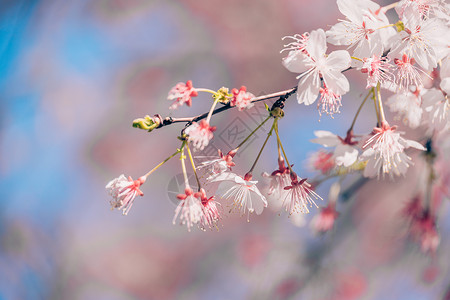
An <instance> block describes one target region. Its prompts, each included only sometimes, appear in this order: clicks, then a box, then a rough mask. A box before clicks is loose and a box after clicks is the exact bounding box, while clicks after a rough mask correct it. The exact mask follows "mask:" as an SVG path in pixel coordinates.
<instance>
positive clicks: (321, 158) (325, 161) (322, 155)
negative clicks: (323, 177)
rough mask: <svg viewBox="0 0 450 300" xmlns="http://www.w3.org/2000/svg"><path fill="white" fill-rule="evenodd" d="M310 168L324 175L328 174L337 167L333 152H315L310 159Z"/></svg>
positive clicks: (321, 150)
mask: <svg viewBox="0 0 450 300" xmlns="http://www.w3.org/2000/svg"><path fill="white" fill-rule="evenodd" d="M308 163H309V166H310V167H311V169H312V170H316V171H320V172H321V173H322V174H328V173H330V171H331V170H333V169H334V167H335V166H336V162H335V159H334V157H333V152H328V151H325V150H323V149H320V150H319V151H316V152H314V153H313V154H311V155H310V156H309V158H308Z"/></svg>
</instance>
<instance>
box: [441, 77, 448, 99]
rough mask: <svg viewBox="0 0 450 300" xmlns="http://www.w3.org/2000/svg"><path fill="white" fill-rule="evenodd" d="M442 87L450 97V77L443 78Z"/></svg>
mask: <svg viewBox="0 0 450 300" xmlns="http://www.w3.org/2000/svg"><path fill="white" fill-rule="evenodd" d="M440 87H441V89H442V90H443V91H444V92H445V93H446V94H447V95H450V77H447V78H443V79H442V81H441V85H440Z"/></svg>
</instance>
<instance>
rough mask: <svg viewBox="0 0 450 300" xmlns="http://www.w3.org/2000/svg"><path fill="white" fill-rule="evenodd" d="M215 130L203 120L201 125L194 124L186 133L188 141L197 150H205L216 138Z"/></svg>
mask: <svg viewBox="0 0 450 300" xmlns="http://www.w3.org/2000/svg"><path fill="white" fill-rule="evenodd" d="M215 130H216V127H215V126H209V123H208V122H207V121H206V120H201V121H200V123H197V122H194V123H192V125H191V126H189V127H188V128H186V130H185V131H184V132H185V133H186V134H187V135H188V136H189V137H188V140H189V142H191V143H192V145H193V146H194V148H195V149H196V150H203V149H204V148H205V147H206V146H208V144H209V141H210V140H211V139H212V138H213V137H214V135H213V132H214V131H215Z"/></svg>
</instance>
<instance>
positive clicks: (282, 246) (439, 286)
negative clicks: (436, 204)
mask: <svg viewBox="0 0 450 300" xmlns="http://www.w3.org/2000/svg"><path fill="white" fill-rule="evenodd" d="M379 3H380V4H382V5H385V4H389V3H390V1H382V2H379ZM338 18H343V16H341V15H340V13H339V11H338V9H337V6H336V4H335V2H334V1H330V0H316V1H306V0H305V1H302V0H280V1H271V0H246V1H237V0H229V1H220V0H201V1H199V0H180V1H171V0H169V1H163V0H154V1H152V0H97V1H88V0H77V1H55V0H54V1H45V0H43V1H32V0H29V1H26V0H15V1H12V0H9V1H8V0H2V1H1V3H0V201H1V202H0V203H1V210H0V299H114V300H116V299H117V300H119V299H120V300H122V299H444V297H448V294H447V296H445V295H446V293H448V287H449V283H450V276H449V274H450V273H449V264H450V263H449V253H450V251H449V249H450V247H449V246H450V245H449V244H450V241H449V239H448V236H449V232H450V221H449V218H448V217H449V211H448V207H449V206H448V202H447V203H445V204H444V205H443V206H442V207H441V209H442V211H440V212H439V219H438V224H439V233H440V236H441V244H440V246H439V249H438V251H437V252H436V253H435V254H434V255H425V254H422V252H421V251H420V246H419V245H417V244H416V243H412V242H411V241H410V240H409V239H408V238H407V233H406V231H407V230H406V229H405V228H406V226H405V224H404V222H403V220H402V217H401V210H402V209H403V208H404V206H405V204H406V203H407V202H408V201H410V200H411V199H412V198H413V197H414V194H413V191H412V189H411V186H412V185H413V184H414V183H413V182H414V181H413V178H415V176H416V177H417V176H418V175H417V173H418V172H419V171H418V170H420V164H421V163H420V161H419V162H418V163H417V164H416V167H415V168H412V169H411V170H410V172H409V173H408V175H407V176H406V177H405V178H399V179H397V180H396V181H395V182H393V181H389V180H385V181H379V182H376V181H372V182H371V183H367V184H364V185H363V186H362V187H360V188H359V189H357V190H356V192H352V193H350V194H349V195H348V197H346V198H345V199H341V201H340V202H339V203H338V206H337V210H338V211H339V212H340V213H341V215H340V217H339V219H338V221H337V224H336V226H335V228H334V229H333V230H332V231H331V232H328V233H327V234H326V235H324V236H317V235H315V234H314V233H313V231H312V230H311V228H310V226H309V225H308V224H309V222H310V220H311V218H312V217H313V216H314V215H315V214H317V213H318V212H319V210H318V209H312V211H311V213H310V214H309V215H307V216H305V217H304V218H303V217H300V218H288V217H287V215H286V214H284V213H282V214H281V215H280V213H279V211H272V210H270V209H266V210H265V211H264V212H263V214H262V215H260V216H256V215H252V216H250V222H247V220H246V218H245V217H242V218H241V217H239V216H238V215H237V214H231V215H230V216H227V217H226V218H225V219H224V220H223V222H222V224H223V226H221V227H220V229H219V231H215V230H212V231H206V232H203V231H200V230H192V231H191V232H187V230H186V228H185V227H183V226H178V225H175V226H174V225H173V224H172V218H173V214H174V210H175V207H176V204H177V202H176V200H175V195H176V194H177V193H179V192H181V191H182V190H183V189H184V187H183V186H182V184H180V182H181V181H180V179H181V178H180V173H181V171H180V167H179V162H178V160H177V159H174V160H173V161H170V162H169V163H167V164H166V165H165V166H163V167H162V168H161V169H159V170H158V171H157V172H156V173H155V174H154V175H152V176H151V177H150V178H149V180H148V181H147V183H146V184H145V185H144V186H143V187H142V190H143V192H144V193H145V196H144V197H140V198H138V199H136V201H135V204H134V207H133V208H132V209H131V212H130V213H129V215H128V216H126V217H124V216H122V215H121V213H120V212H119V211H111V210H110V204H109V200H110V198H109V196H108V195H107V193H106V191H105V188H104V187H105V185H106V183H107V182H109V181H110V180H111V179H113V178H115V177H117V176H119V175H120V174H125V175H127V176H128V175H130V176H132V177H133V178H137V177H139V176H141V175H142V174H145V173H146V172H147V171H148V170H150V169H151V168H153V166H155V165H156V164H157V163H159V162H160V161H161V160H163V159H164V158H165V157H167V155H168V153H173V152H174V151H175V149H176V147H178V146H179V141H178V140H177V139H176V136H177V134H178V133H179V132H180V130H181V129H182V125H178V124H175V125H172V126H169V127H166V128H164V129H161V130H156V131H154V132H152V133H146V132H145V131H142V130H137V129H134V128H132V127H131V122H132V120H133V119H135V118H138V117H143V116H144V115H146V114H149V115H153V114H156V113H159V114H161V115H163V116H180V117H181V116H193V115H196V114H199V113H202V112H205V111H207V110H208V108H209V105H210V99H209V98H208V97H207V96H204V95H202V96H200V97H198V98H195V99H194V100H193V106H192V107H191V108H186V107H182V108H180V109H179V110H177V111H169V109H168V107H169V105H170V102H168V101H167V100H165V99H166V97H167V92H168V91H169V90H170V88H171V87H172V86H174V85H175V84H176V83H177V82H186V81H187V80H189V79H190V80H192V81H193V83H194V86H195V87H205V88H211V89H218V88H220V87H222V86H227V87H230V88H233V87H237V88H239V87H240V86H241V85H246V86H247V88H248V90H249V91H251V92H252V93H253V94H255V95H262V94H266V93H272V92H277V91H280V90H285V89H288V88H291V87H294V86H295V85H296V83H297V80H296V79H295V76H296V75H295V74H292V73H290V72H288V71H287V70H286V69H285V68H284V67H283V66H282V65H281V58H282V57H283V55H282V54H280V53H279V51H280V50H281V49H282V47H283V41H281V38H282V37H283V36H286V35H293V34H295V33H303V32H305V31H310V30H313V29H317V28H324V29H327V28H328V27H329V26H330V25H333V24H334V23H336V20H337V19H338ZM346 75H348V77H349V80H350V82H351V86H352V92H351V93H349V94H347V95H346V96H345V97H344V99H343V107H342V109H341V110H342V113H341V114H339V115H336V116H335V117H334V119H332V118H330V117H328V116H322V117H321V118H320V117H319V115H318V113H317V110H316V109H315V107H314V105H312V106H311V107H305V106H300V105H298V104H297V103H296V101H295V97H292V98H291V99H290V100H289V101H288V105H287V107H286V110H285V111H286V117H285V118H284V119H283V120H282V122H281V123H280V131H281V135H282V139H283V140H284V141H285V144H286V151H287V152H288V156H289V157H290V160H292V161H293V162H294V163H295V168H296V169H297V171H298V173H299V175H300V176H302V177H309V176H313V173H312V171H311V170H310V169H308V166H307V164H306V163H305V161H306V159H307V157H308V155H309V154H310V153H311V152H312V151H314V150H317V149H318V148H319V145H316V144H312V143H310V142H309V140H310V139H312V138H314V135H313V131H314V130H318V129H322V130H331V131H333V132H334V133H336V134H340V135H344V134H345V132H346V130H347V129H348V127H349V125H350V122H351V119H352V118H353V115H354V113H355V111H356V109H357V106H358V105H359V103H360V101H361V98H362V96H364V95H363V93H364V87H365V83H364V78H362V77H361V76H358V74H357V73H356V72H353V73H352V72H348V74H346ZM262 109H263V106H262V107H261V105H259V106H257V107H256V108H255V109H253V110H252V111H249V112H242V113H239V112H237V111H232V112H229V113H223V114H219V115H217V116H215V117H214V118H213V125H216V126H217V127H218V130H217V132H216V133H215V139H214V142H213V143H212V146H213V148H210V149H209V150H208V151H211V153H208V155H214V154H215V153H216V149H217V148H221V149H223V150H224V151H228V150H229V149H230V147H232V146H236V145H237V142H236V141H237V139H239V137H238V136H237V134H238V133H239V134H242V132H244V133H245V132H246V131H247V132H249V130H252V129H253V128H255V127H256V126H257V125H258V124H259V122H260V120H261V119H260V118H261V116H262V112H261V111H262ZM371 109H372V107H370V106H366V107H365V108H364V110H363V114H364V115H363V117H362V118H360V119H359V120H358V122H357V126H356V129H355V131H356V133H357V134H365V133H368V132H370V131H371V128H372V127H373V125H374V123H375V119H374V117H373V113H372V110H371ZM264 130H267V128H266V129H263V130H262V132H261V133H258V134H257V135H256V137H255V138H254V139H252V140H251V142H250V143H249V146H248V147H246V148H245V149H244V150H245V151H242V153H241V154H240V155H239V156H238V157H237V159H236V161H237V162H238V167H237V170H241V169H242V171H245V169H248V168H249V166H250V164H251V161H252V159H253V158H254V157H255V155H256V153H257V151H258V149H259V147H260V145H261V144H262V142H263V136H264V134H263V133H264ZM408 134H410V135H409V136H414V133H408ZM241 138H242V137H241ZM211 149H212V150H211ZM276 168H277V162H276V145H275V144H274V143H273V141H272V142H270V143H269V146H268V147H267V150H266V151H265V152H264V154H263V157H262V160H261V161H260V163H259V164H258V166H257V172H255V173H254V174H256V175H255V177H256V180H261V181H264V180H263V179H262V178H261V177H260V176H259V173H261V172H263V171H267V172H272V171H273V170H275V169H276ZM351 180H352V179H351V178H350V179H349V182H348V185H351V183H352V181H351ZM330 183H331V182H329V183H328V182H327V183H326V184H324V185H323V186H321V187H320V188H319V190H318V193H319V194H321V195H322V196H323V198H324V199H325V200H324V202H323V203H319V205H321V206H323V205H325V204H326V198H327V197H326V196H327V193H328V188H329V184H330ZM291 219H294V220H291ZM446 299H448V298H446Z"/></svg>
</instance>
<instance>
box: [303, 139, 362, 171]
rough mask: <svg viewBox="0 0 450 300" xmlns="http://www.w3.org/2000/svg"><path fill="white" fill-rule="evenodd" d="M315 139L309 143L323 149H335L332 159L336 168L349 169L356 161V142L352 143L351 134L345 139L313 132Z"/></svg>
mask: <svg viewBox="0 0 450 300" xmlns="http://www.w3.org/2000/svg"><path fill="white" fill-rule="evenodd" d="M314 134H315V135H316V137H317V138H316V139H312V140H311V142H313V143H317V144H321V145H322V146H324V147H336V148H335V149H334V151H333V159H334V161H335V163H336V165H337V166H344V167H346V168H347V167H350V166H351V165H353V164H354V163H355V162H356V160H357V159H358V150H357V149H356V148H355V145H356V144H357V142H355V141H353V133H352V132H349V133H348V134H347V136H346V138H345V139H343V138H341V137H340V136H337V135H336V134H334V133H331V132H329V131H325V130H316V131H314Z"/></svg>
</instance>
